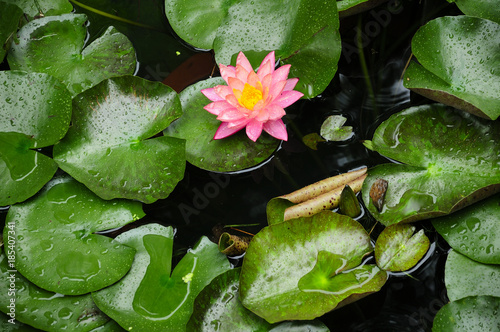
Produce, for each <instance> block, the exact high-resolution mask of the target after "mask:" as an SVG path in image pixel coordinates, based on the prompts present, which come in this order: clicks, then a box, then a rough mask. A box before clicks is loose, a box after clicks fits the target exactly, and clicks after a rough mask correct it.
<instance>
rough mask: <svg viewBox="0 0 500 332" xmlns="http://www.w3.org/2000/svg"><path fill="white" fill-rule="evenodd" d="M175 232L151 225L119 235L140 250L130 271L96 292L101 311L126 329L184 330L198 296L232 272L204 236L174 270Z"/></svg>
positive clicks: (117, 238) (120, 239) (152, 330)
mask: <svg viewBox="0 0 500 332" xmlns="http://www.w3.org/2000/svg"><path fill="white" fill-rule="evenodd" d="M173 238H174V232H173V229H172V228H171V227H163V226H161V225H158V224H148V225H144V226H141V227H138V228H135V229H132V230H130V231H128V232H125V233H123V234H120V235H119V236H117V237H116V241H119V242H120V243H122V244H124V245H127V246H129V247H132V248H134V249H135V250H136V256H135V259H134V263H133V265H132V268H131V270H130V272H129V273H128V274H127V275H126V276H125V277H124V278H123V279H122V280H120V281H119V282H118V283H116V284H114V285H112V286H110V287H108V288H105V289H103V290H101V291H98V292H95V293H93V294H92V297H93V298H94V301H95V302H96V304H97V305H98V307H99V308H100V309H101V310H102V311H103V312H105V313H106V314H107V315H108V316H110V317H111V318H113V319H114V320H115V321H117V322H118V323H119V324H120V325H121V326H122V327H124V328H125V329H126V330H132V329H133V330H134V331H147V332H155V331H172V332H175V331H186V324H187V322H188V320H189V318H190V317H191V314H192V312H193V303H194V300H195V298H196V296H197V295H198V294H199V293H200V292H201V290H202V289H203V288H204V287H205V286H207V285H208V284H209V283H210V282H211V281H212V279H214V278H215V277H216V276H218V275H219V274H221V273H223V272H225V271H227V270H229V269H230V264H229V262H228V261H227V259H226V256H225V255H223V254H221V253H220V252H219V251H218V249H217V245H216V244H215V243H212V242H210V240H208V238H206V237H203V238H202V239H201V240H200V241H199V242H198V244H197V245H195V247H194V248H193V249H192V250H190V251H189V252H188V253H187V254H186V255H185V256H184V257H183V258H182V260H181V261H180V262H179V263H178V264H177V266H176V267H175V269H174V270H173V272H171V264H172V263H171V259H172V248H173Z"/></svg>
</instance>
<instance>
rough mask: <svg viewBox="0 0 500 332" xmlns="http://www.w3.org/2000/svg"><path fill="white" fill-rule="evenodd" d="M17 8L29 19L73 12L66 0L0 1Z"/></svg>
mask: <svg viewBox="0 0 500 332" xmlns="http://www.w3.org/2000/svg"><path fill="white" fill-rule="evenodd" d="M2 1H3V2H7V3H12V4H15V5H17V6H19V7H20V8H21V9H22V11H23V12H24V13H25V14H26V15H28V16H29V18H30V19H32V18H34V17H35V16H38V15H40V14H43V15H44V16H53V15H60V14H66V13H69V12H71V11H72V10H73V6H72V5H71V3H70V1H68V0H36V1H33V0H2Z"/></svg>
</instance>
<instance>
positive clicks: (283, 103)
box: [273, 90, 304, 108]
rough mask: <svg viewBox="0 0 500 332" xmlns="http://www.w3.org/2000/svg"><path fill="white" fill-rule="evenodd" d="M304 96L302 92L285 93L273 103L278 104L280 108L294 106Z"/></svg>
mask: <svg viewBox="0 0 500 332" xmlns="http://www.w3.org/2000/svg"><path fill="white" fill-rule="evenodd" d="M303 95H304V94H303V93H302V92H298V91H295V90H293V91H283V93H282V94H281V96H279V97H278V98H276V99H275V100H274V101H273V104H276V105H278V106H280V107H283V108H285V107H288V106H290V105H292V104H293V103H295V102H296V101H297V100H299V99H300V98H301V97H302V96H303Z"/></svg>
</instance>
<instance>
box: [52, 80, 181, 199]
mask: <svg viewBox="0 0 500 332" xmlns="http://www.w3.org/2000/svg"><path fill="white" fill-rule="evenodd" d="M180 114H181V105H180V102H179V98H178V96H177V94H176V93H175V91H173V90H172V89H171V88H170V87H168V86H166V85H163V84H161V83H159V82H150V81H147V80H144V79H141V78H138V77H132V76H123V77H115V78H111V79H108V80H106V81H103V82H101V83H100V84H98V85H96V86H95V87H93V88H91V89H89V90H86V91H85V92H83V93H81V94H80V95H78V96H76V97H75V98H74V100H73V126H72V127H71V128H70V130H69V131H68V134H67V135H66V137H64V139H63V140H62V141H61V142H60V143H59V144H57V145H56V146H54V159H55V160H56V162H57V163H58V164H59V167H61V168H62V169H63V170H64V171H66V172H67V173H69V174H70V175H71V176H73V177H74V178H75V179H77V180H78V181H80V182H82V183H84V184H85V185H86V186H87V187H88V188H89V189H90V190H92V191H93V192H94V193H96V194H97V195H98V196H100V197H101V198H104V199H112V198H129V199H138V200H140V201H142V202H145V203H152V202H154V201H156V200H158V199H160V198H165V197H167V196H168V195H169V194H170V192H171V191H172V190H173V189H174V187H175V186H176V184H177V182H179V181H180V180H181V179H182V178H183V177H184V169H185V166H186V159H185V156H184V155H185V148H184V145H185V142H184V140H180V139H177V138H173V137H163V136H161V137H156V138H152V139H149V138H150V137H151V136H154V135H156V134H157V133H159V132H161V131H162V130H163V129H164V128H166V127H167V126H168V125H169V124H170V123H171V122H172V121H173V120H174V119H176V118H177V117H179V116H180Z"/></svg>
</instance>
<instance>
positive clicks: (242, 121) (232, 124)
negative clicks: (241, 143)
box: [225, 117, 250, 128]
mask: <svg viewBox="0 0 500 332" xmlns="http://www.w3.org/2000/svg"><path fill="white" fill-rule="evenodd" d="M249 121H250V119H248V118H246V117H245V118H242V119H239V120H235V121H231V122H225V123H227V127H228V128H236V127H238V128H243V127H245V126H246V125H247V123H248V122H249Z"/></svg>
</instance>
